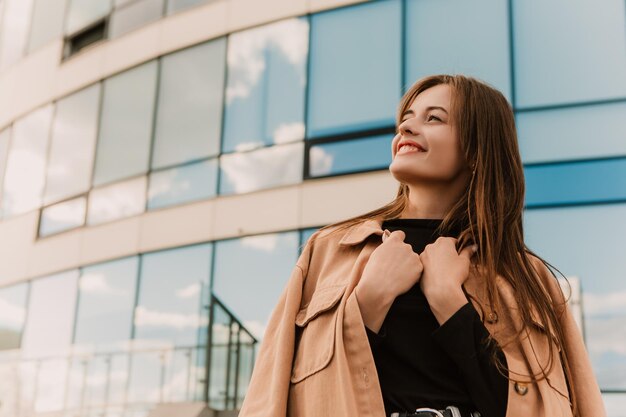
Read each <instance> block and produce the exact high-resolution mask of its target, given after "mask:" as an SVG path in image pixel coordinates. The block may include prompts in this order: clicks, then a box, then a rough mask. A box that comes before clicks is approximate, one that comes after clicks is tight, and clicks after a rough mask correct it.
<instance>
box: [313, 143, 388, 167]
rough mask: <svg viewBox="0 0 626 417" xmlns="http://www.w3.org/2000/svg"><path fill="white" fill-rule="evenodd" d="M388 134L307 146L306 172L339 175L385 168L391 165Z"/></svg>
mask: <svg viewBox="0 0 626 417" xmlns="http://www.w3.org/2000/svg"><path fill="white" fill-rule="evenodd" d="M392 139H393V136H391V135H379V136H373V137H369V138H366V139H357V140H354V139H353V140H344V141H341V142H332V143H324V144H320V145H314V146H311V148H310V150H309V170H310V173H309V175H310V176H312V177H316V176H322V175H333V174H343V173H347V172H357V171H364V170H368V169H377V168H380V169H382V168H386V167H388V166H389V165H390V164H391V140H392Z"/></svg>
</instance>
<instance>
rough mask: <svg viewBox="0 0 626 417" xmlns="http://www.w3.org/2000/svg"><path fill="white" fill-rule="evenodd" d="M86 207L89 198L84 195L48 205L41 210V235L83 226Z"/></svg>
mask: <svg viewBox="0 0 626 417" xmlns="http://www.w3.org/2000/svg"><path fill="white" fill-rule="evenodd" d="M86 209H87V200H86V199H85V198H84V197H81V198H76V199H74V200H69V201H64V202H63V203H58V204H55V205H53V206H49V207H46V208H45V209H43V210H42V211H41V222H40V223H39V235H40V236H47V235H50V234H53V233H58V232H62V231H64V230H69V229H74V228H76V227H80V226H82V225H83V223H84V222H85V210H86Z"/></svg>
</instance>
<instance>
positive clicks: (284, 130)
mask: <svg viewBox="0 0 626 417" xmlns="http://www.w3.org/2000/svg"><path fill="white" fill-rule="evenodd" d="M273 137H274V143H275V144H277V145H278V144H281V143H287V142H293V141H294V140H298V139H302V138H304V123H302V122H293V123H281V124H279V125H278V126H276V129H274V134H273Z"/></svg>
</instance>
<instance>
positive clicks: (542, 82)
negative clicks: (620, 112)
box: [481, 0, 626, 136]
mask: <svg viewBox="0 0 626 417" xmlns="http://www.w3.org/2000/svg"><path fill="white" fill-rule="evenodd" d="M601 4H602V7H598V3H596V2H591V1H589V2H587V1H583V2H576V3H575V6H574V4H573V3H569V2H566V1H514V2H512V6H513V14H514V16H515V20H516V23H515V24H514V25H513V31H514V33H513V37H514V42H515V49H514V51H513V52H514V53H515V56H514V62H515V69H514V70H515V83H516V89H515V90H516V101H517V103H516V105H517V106H519V107H527V106H541V105H547V104H555V103H563V102H566V103H567V102H576V101H593V100H599V99H607V98H613V97H614V98H618V97H619V98H622V97H624V96H625V95H626V77H624V74H626V54H625V53H624V51H625V50H626V36H624V27H626V10H625V9H624V7H625V3H624V1H623V0H605V1H603V2H602V3H601ZM557 28H558V29H557ZM482 53H483V52H482V50H481V55H482ZM594 136H595V135H594Z"/></svg>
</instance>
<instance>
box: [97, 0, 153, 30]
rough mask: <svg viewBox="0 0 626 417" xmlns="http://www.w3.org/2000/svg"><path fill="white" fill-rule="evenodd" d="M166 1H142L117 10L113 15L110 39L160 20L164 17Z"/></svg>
mask: <svg viewBox="0 0 626 417" xmlns="http://www.w3.org/2000/svg"><path fill="white" fill-rule="evenodd" d="M164 1H165V0H140V1H137V2H135V3H132V4H130V5H128V6H126V7H121V8H119V9H116V10H115V11H114V12H113V14H112V15H111V24H110V26H109V37H110V38H117V37H118V36H122V35H123V34H125V33H128V32H130V31H132V30H134V29H137V28H139V27H141V26H145V25H147V24H148V23H150V22H154V21H156V20H159V19H160V18H161V16H162V15H163V2H164Z"/></svg>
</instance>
